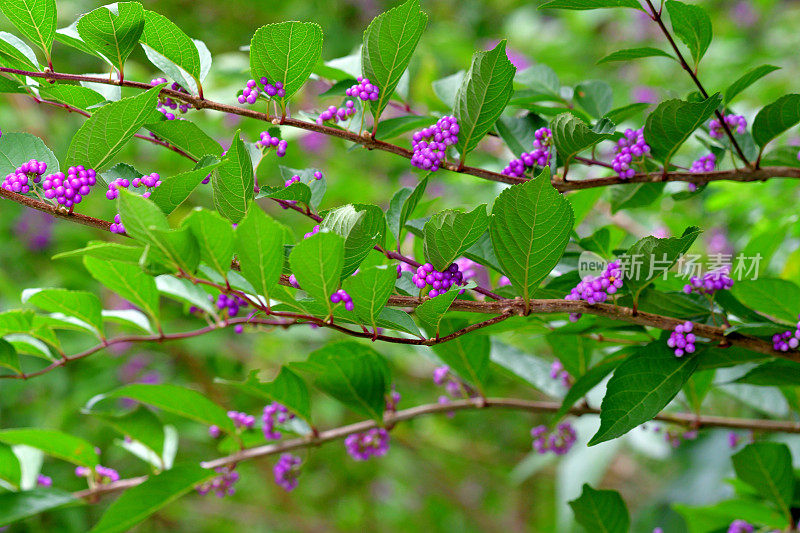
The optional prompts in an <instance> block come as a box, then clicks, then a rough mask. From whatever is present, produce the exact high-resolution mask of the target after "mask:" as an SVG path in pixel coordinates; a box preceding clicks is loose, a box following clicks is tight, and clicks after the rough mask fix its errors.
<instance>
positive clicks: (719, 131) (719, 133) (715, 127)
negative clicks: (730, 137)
mask: <svg viewBox="0 0 800 533" xmlns="http://www.w3.org/2000/svg"><path fill="white" fill-rule="evenodd" d="M724 118H725V124H727V125H728V127H729V128H732V129H735V131H736V133H739V134H742V133H744V132H745V131H747V119H746V118H744V117H743V116H742V115H725V117H724ZM708 134H709V135H711V137H713V138H714V139H721V138H722V137H723V136H724V135H725V129H724V128H723V127H722V123H721V122H720V121H719V119H716V118H715V119H712V120H711V122H709V123H708Z"/></svg>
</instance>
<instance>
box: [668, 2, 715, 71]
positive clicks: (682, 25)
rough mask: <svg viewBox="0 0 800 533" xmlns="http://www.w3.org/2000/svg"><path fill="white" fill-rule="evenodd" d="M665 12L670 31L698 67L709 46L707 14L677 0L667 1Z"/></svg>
mask: <svg viewBox="0 0 800 533" xmlns="http://www.w3.org/2000/svg"><path fill="white" fill-rule="evenodd" d="M667 11H669V18H670V21H671V22H672V30H673V31H674V32H675V35H677V36H678V38H679V39H680V40H681V41H683V42H684V44H685V45H686V46H687V47H688V48H689V51H690V52H691V53H692V58H693V59H694V64H695V66H696V65H698V64H699V63H700V60H701V59H702V58H703V56H704V55H705V53H706V50H708V45H710V44H711V37H712V30H711V19H710V18H709V17H708V13H706V11H705V9H703V8H702V7H700V6H697V5H691V4H684V3H683V2H678V1H677V0H667Z"/></svg>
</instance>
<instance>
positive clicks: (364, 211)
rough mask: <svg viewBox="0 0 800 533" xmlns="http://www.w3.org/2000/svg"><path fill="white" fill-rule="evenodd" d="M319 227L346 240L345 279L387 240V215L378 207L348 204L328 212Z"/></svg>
mask: <svg viewBox="0 0 800 533" xmlns="http://www.w3.org/2000/svg"><path fill="white" fill-rule="evenodd" d="M320 227H322V228H327V229H329V230H331V231H332V232H334V233H336V234H337V235H340V236H341V237H343V238H344V239H345V241H344V266H343V267H342V278H346V277H348V276H350V275H351V274H353V272H355V271H356V270H357V269H358V266H359V265H360V264H361V262H362V261H364V259H366V257H367V255H368V254H369V253H370V252H371V251H372V249H373V248H374V247H375V246H382V245H383V244H384V243H385V240H386V216H385V215H384V213H383V210H382V209H380V208H379V207H378V206H375V205H365V204H356V205H345V206H342V207H338V208H336V209H333V210H331V211H329V212H328V214H327V215H325V219H324V220H323V221H322V223H321V224H320Z"/></svg>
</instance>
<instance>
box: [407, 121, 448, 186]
mask: <svg viewBox="0 0 800 533" xmlns="http://www.w3.org/2000/svg"><path fill="white" fill-rule="evenodd" d="M458 131H459V128H458V121H457V120H456V117H453V116H449V115H448V116H445V117H442V118H440V119H439V120H438V122H436V124H434V125H433V126H429V127H427V128H423V129H421V130H419V131H417V132H415V133H414V136H413V137H412V142H411V146H412V148H413V149H414V154H413V155H412V157H411V164H412V165H414V166H415V167H417V168H421V169H422V170H428V171H430V172H435V171H437V170H439V167H440V166H441V164H442V162H443V161H444V159H445V156H446V154H447V147H448V146H451V145H453V144H456V143H457V142H458Z"/></svg>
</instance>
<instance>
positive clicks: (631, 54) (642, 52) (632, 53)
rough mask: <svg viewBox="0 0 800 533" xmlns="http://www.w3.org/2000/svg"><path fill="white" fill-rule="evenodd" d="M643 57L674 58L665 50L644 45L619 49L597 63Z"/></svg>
mask: <svg viewBox="0 0 800 533" xmlns="http://www.w3.org/2000/svg"><path fill="white" fill-rule="evenodd" d="M642 57H668V58H670V59H674V58H673V57H672V54H669V53H667V52H665V51H663V50H659V49H658V48H652V47H650V46H643V47H641V48H626V49H625V50H617V51H616V52H612V53H610V54H608V55H607V56H606V57H604V58H603V59H601V60H600V61H598V62H597V64H598V65H599V64H601V63H610V62H612V61H628V60H629V59H639V58H642Z"/></svg>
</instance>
